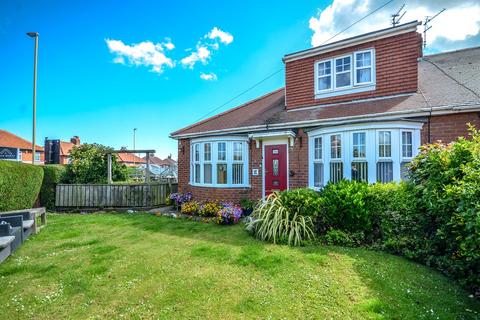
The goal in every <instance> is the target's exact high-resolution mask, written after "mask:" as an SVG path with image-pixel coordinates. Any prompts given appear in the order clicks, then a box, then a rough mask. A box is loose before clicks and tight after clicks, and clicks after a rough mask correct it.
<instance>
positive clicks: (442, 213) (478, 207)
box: [405, 128, 480, 292]
mask: <svg viewBox="0 0 480 320" xmlns="http://www.w3.org/2000/svg"><path fill="white" fill-rule="evenodd" d="M470 135H471V139H465V138H463V137H462V138H459V139H458V140H457V141H455V142H453V143H450V144H448V145H445V144H441V143H435V144H430V145H427V146H425V147H422V150H421V153H420V154H419V155H418V156H417V157H416V158H415V159H414V161H413V162H412V165H411V175H410V178H411V182H412V184H413V185H414V191H415V196H416V197H417V199H418V201H419V210H418V214H417V215H415V216H414V221H413V223H414V225H415V231H416V232H415V233H414V238H413V241H412V244H411V246H410V247H409V248H408V250H405V251H406V254H407V255H408V254H409V255H411V256H412V257H413V258H415V259H417V260H420V261H422V262H424V263H426V264H427V265H431V266H435V267H436V268H438V269H439V270H441V271H443V272H444V273H446V274H448V275H451V276H453V277H455V278H457V279H459V281H460V282H461V283H462V284H464V285H466V286H467V287H469V288H470V289H473V290H476V291H477V292H480V201H479V199H480V133H479V132H478V131H477V130H475V129H474V128H470Z"/></svg>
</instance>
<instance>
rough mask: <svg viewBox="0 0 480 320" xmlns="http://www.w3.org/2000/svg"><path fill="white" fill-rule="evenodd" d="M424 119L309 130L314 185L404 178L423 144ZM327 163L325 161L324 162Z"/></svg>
mask: <svg viewBox="0 0 480 320" xmlns="http://www.w3.org/2000/svg"><path fill="white" fill-rule="evenodd" d="M421 128H422V124H421V123H413V122H409V121H400V120H398V121H385V122H381V123H380V122H375V123H365V124H351V125H341V126H336V127H323V128H319V129H316V130H311V131H310V132H309V133H308V136H309V138H308V139H309V140H308V141H309V142H308V154H309V177H308V181H309V182H308V183H309V186H310V187H311V188H314V189H317V190H318V189H320V188H322V187H323V186H324V185H325V183H326V182H331V183H336V182H338V181H340V180H341V179H351V180H356V181H363V182H368V183H375V182H382V183H386V182H390V181H400V180H401V179H404V176H405V172H404V171H406V166H407V164H408V163H409V162H410V161H411V160H412V159H413V157H415V156H416V155H417V153H418V148H419V147H420V130H421ZM324 164H325V165H324Z"/></svg>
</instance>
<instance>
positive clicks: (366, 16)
mask: <svg viewBox="0 0 480 320" xmlns="http://www.w3.org/2000/svg"><path fill="white" fill-rule="evenodd" d="M393 1H395V0H389V1H387V2H385V3H384V4H382V5H381V6H380V7H378V8H377V9H375V10H373V11H370V12H369V13H368V14H367V15H365V16H363V17H362V18H360V19H358V20H357V21H355V22H354V23H352V24H351V25H349V26H348V27H346V28H345V29H343V30H342V31H340V32H338V33H336V34H335V35H333V36H332V37H331V38H329V39H327V40H326V41H325V42H323V43H322V44H321V45H324V44H325V43H327V42H329V41H330V40H332V39H333V38H335V37H337V36H338V35H340V34H342V33H344V32H345V31H347V30H348V29H350V28H351V27H353V26H354V25H356V24H357V23H359V22H360V21H363V20H365V19H366V18H368V17H369V16H371V15H372V14H374V13H375V12H377V11H379V10H381V9H383V8H384V7H386V6H388V5H389V4H390V3H392V2H393Z"/></svg>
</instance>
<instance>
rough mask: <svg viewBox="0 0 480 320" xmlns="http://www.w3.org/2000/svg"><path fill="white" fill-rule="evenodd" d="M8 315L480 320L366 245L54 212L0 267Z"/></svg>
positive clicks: (431, 275) (421, 272)
mask: <svg viewBox="0 0 480 320" xmlns="http://www.w3.org/2000/svg"><path fill="white" fill-rule="evenodd" d="M0 297H1V301H2V302H1V307H0V309H1V312H0V313H1V314H2V316H1V318H2V319H29V318H31V319H121V318H126V319H152V318H154V319H155V318H158V319H252V318H257V319H268V318H270V319H285V318H288V319H291V318H296V319H310V318H316V319H475V318H479V317H480V313H479V312H480V303H479V302H478V301H477V300H474V299H472V298H469V297H468V294H467V293H466V292H465V291H463V290H462V289H460V288H459V287H458V286H457V285H456V284H455V283H454V282H453V281H451V280H449V279H447V278H445V277H444V276H442V275H441V274H439V273H437V272H435V271H434V270H431V269H429V268H427V267H424V266H421V265H418V264H416V263H413V262H410V261H407V260H405V259H403V258H400V257H396V256H392V255H388V254H385V253H381V252H373V251H368V250H364V249H348V248H340V247H315V246H309V247H303V248H291V247H287V246H280V245H273V244H266V243H262V242H259V241H257V240H254V239H253V238H251V237H250V236H249V235H248V234H246V232H245V231H244V230H243V227H242V226H241V225H237V226H233V227H229V226H217V225H213V224H204V223H199V222H191V221H186V220H175V219H171V218H159V217H155V216H150V215H147V214H92V215H50V217H49V224H48V226H47V227H46V228H45V229H43V230H42V232H41V233H40V234H39V235H37V236H34V237H32V238H31V239H30V240H28V241H27V242H26V243H25V244H24V245H23V246H22V247H21V249H20V250H19V251H17V252H16V253H15V254H14V255H13V256H11V257H10V258H9V259H8V260H7V261H5V262H4V263H3V264H1V265H0Z"/></svg>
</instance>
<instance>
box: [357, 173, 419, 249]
mask: <svg viewBox="0 0 480 320" xmlns="http://www.w3.org/2000/svg"><path fill="white" fill-rule="evenodd" d="M365 202H366V205H367V210H368V211H369V215H370V217H371V218H372V225H373V228H372V230H371V233H367V234H366V236H367V238H369V239H370V240H371V241H376V242H377V244H378V245H379V246H380V248H382V249H385V250H387V251H391V252H395V253H402V252H403V251H404V250H405V249H406V248H407V247H408V246H409V245H410V244H411V242H412V239H413V234H414V233H415V232H416V229H415V228H416V226H415V225H414V217H415V215H416V214H417V206H418V204H417V203H418V200H417V199H416V196H415V193H414V190H413V187H412V185H411V184H408V183H405V182H402V183H400V184H398V183H375V184H372V185H369V186H368V193H367V198H366V200H365Z"/></svg>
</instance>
